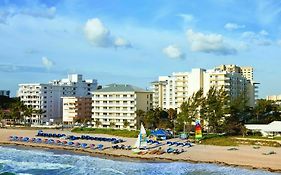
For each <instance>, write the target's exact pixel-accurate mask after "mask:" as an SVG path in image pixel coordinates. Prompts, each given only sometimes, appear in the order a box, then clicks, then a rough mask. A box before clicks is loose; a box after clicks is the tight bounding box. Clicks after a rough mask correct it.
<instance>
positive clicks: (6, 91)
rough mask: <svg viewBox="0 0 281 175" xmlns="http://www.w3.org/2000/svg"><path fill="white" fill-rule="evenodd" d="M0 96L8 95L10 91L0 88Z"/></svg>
mask: <svg viewBox="0 0 281 175" xmlns="http://www.w3.org/2000/svg"><path fill="white" fill-rule="evenodd" d="M0 96H7V97H10V91H8V90H0Z"/></svg>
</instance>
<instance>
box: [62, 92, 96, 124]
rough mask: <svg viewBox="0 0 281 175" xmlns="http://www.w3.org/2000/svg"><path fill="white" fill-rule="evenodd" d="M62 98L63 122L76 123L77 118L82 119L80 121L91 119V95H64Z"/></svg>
mask: <svg viewBox="0 0 281 175" xmlns="http://www.w3.org/2000/svg"><path fill="white" fill-rule="evenodd" d="M62 99H63V100H62V101H63V123H67V124H74V122H75V120H78V121H79V120H80V122H85V121H87V120H88V121H90V120H91V117H92V99H91V97H62Z"/></svg>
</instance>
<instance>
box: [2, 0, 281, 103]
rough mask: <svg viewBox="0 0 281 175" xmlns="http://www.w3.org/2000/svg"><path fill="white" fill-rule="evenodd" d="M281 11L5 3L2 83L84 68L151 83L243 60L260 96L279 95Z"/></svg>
mask: <svg viewBox="0 0 281 175" xmlns="http://www.w3.org/2000/svg"><path fill="white" fill-rule="evenodd" d="M203 5H204V6H205V7H208V8H202V6H203ZM280 9H281V2H278V1H274V0H259V1H249V0H246V1H241V0H240V1H233V0H224V1H222V0H217V1H214V0H203V1H200V2H197V1H187V0H181V1H168V0H154V1H150V0H144V1H130V0H123V1H121V0H117V1H108V2H103V1H102V2H101V1H98V0H75V1H68V0H61V1H53V0H33V1H29V0H22V1H17V0H7V1H0V44H1V46H2V47H1V48H0V75H1V77H2V78H1V79H0V89H3V90H10V91H11V95H12V96H16V91H17V89H18V84H20V83H33V82H38V83H45V82H49V81H51V80H55V79H61V78H64V77H66V76H67V74H69V73H78V72H79V74H82V75H83V77H85V79H89V78H90V79H97V80H98V83H99V84H100V85H106V84H110V83H126V84H131V85H135V86H138V87H141V88H144V89H146V88H148V87H150V82H152V81H155V80H157V78H158V76H162V75H164V76H165V75H170V74H171V73H172V72H188V71H189V70H191V69H192V68H204V69H212V68H214V67H215V66H218V65H221V64H235V65H238V66H251V67H253V68H254V80H255V81H256V82H259V83H261V84H260V85H259V94H258V95H259V98H265V97H266V96H268V95H279V94H281V81H278V80H280V75H281V69H280V65H281V59H280V55H281V49H280V48H281V22H280V20H279V19H280V18H281V10H280ZM81 12H83V13H81Z"/></svg>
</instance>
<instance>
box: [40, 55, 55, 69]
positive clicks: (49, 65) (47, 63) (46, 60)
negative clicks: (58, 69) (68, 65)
mask: <svg viewBox="0 0 281 175" xmlns="http://www.w3.org/2000/svg"><path fill="white" fill-rule="evenodd" d="M42 63H43V65H44V67H45V68H47V69H50V68H52V67H53V66H54V65H55V63H54V62H53V61H52V60H50V59H49V58H47V57H42Z"/></svg>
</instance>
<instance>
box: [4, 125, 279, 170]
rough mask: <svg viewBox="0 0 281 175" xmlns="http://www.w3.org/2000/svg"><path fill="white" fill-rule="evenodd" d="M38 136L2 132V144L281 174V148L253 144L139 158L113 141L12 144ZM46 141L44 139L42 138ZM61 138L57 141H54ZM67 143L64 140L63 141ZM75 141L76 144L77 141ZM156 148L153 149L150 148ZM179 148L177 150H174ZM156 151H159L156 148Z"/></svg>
mask: <svg viewBox="0 0 281 175" xmlns="http://www.w3.org/2000/svg"><path fill="white" fill-rule="evenodd" d="M44 132H47V133H57V134H58V133H61V134H63V133H64V134H66V135H76V136H80V135H81V134H77V133H71V132H70V131H61V130H44ZM36 134H37V130H22V129H0V145H17V146H25V147H36V148H44V149H57V150H67V151H72V152H75V153H81V154H87V155H91V156H98V157H104V158H112V157H114V158H119V159H130V160H131V159H138V160H145V161H187V162H194V163H216V164H223V165H230V166H241V167H245V168H251V169H265V170H268V171H276V172H281V148H280V147H278V148H277V147H265V146H261V147H260V148H259V149H254V148H253V146H250V145H241V146H238V147H235V148H238V150H232V151H230V150H228V149H229V148H232V147H227V146H211V145H194V146H193V147H191V148H187V147H178V149H184V150H185V152H184V153H181V154H179V155H176V154H168V153H164V154H162V155H155V154H145V155H138V154H134V153H133V152H132V151H130V150H115V149H112V148H111V146H112V144H111V143H109V142H98V141H89V140H78V142H80V143H88V144H96V145H97V144H103V145H104V147H106V148H107V149H105V150H102V151H99V150H92V149H90V148H86V149H82V148H75V147H69V146H57V145H50V144H43V143H40V144H39V143H30V142H28V143H26V142H14V141H9V136H11V135H16V136H22V137H29V138H33V137H35V135H36ZM89 135H92V136H103V137H116V136H110V135H104V134H89ZM40 138H44V137H40ZM116 138H121V139H124V140H126V142H123V143H120V144H119V145H121V144H124V145H131V146H132V145H134V142H135V141H136V138H124V137H116ZM54 139H57V138H54ZM61 140H63V139H61ZM172 141H180V142H183V141H182V140H179V139H173V140H172ZM74 142H75V141H74ZM162 143H163V145H162V146H161V149H162V150H166V149H167V148H168V147H169V146H168V145H166V144H165V143H166V141H165V142H162ZM149 147H152V146H149ZM174 148H177V147H174ZM155 149H158V147H157V148H155ZM270 151H274V152H276V154H271V155H263V153H268V152H270Z"/></svg>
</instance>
